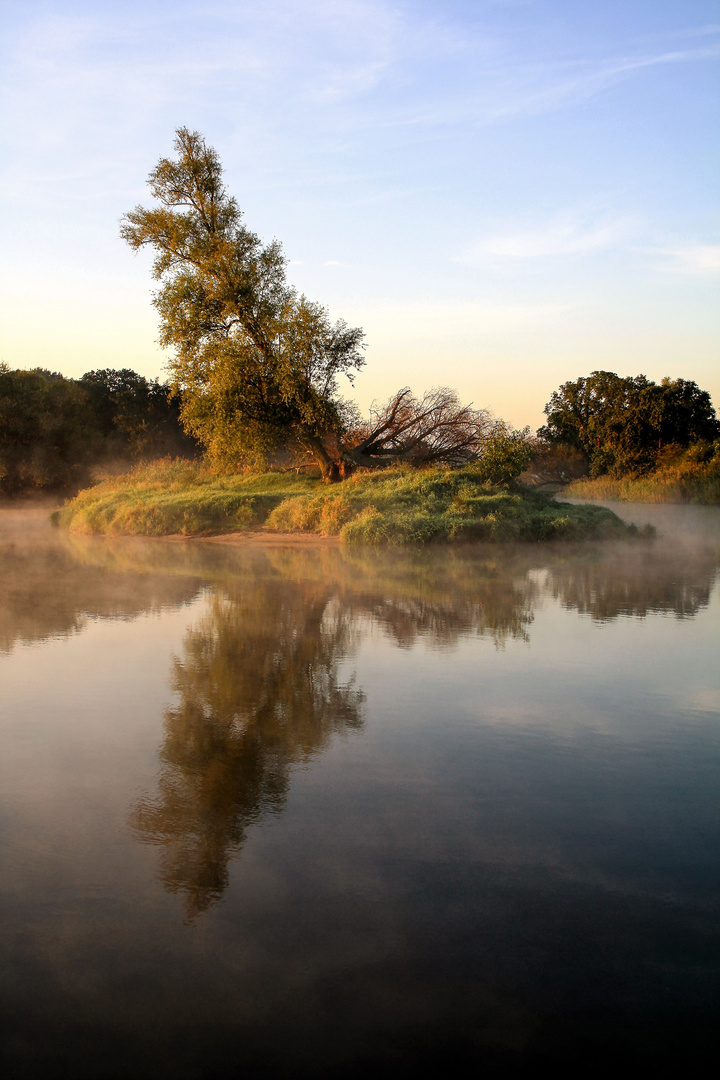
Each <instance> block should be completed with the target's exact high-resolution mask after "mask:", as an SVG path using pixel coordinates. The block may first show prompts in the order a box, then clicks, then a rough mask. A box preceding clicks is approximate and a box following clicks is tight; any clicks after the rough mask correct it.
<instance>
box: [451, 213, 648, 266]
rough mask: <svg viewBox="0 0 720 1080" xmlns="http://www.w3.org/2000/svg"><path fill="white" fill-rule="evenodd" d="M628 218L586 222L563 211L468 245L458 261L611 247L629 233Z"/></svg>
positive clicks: (573, 214)
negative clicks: (540, 222)
mask: <svg viewBox="0 0 720 1080" xmlns="http://www.w3.org/2000/svg"><path fill="white" fill-rule="evenodd" d="M630 227H631V222H630V221H629V220H628V219H616V220H596V221H588V220H587V219H583V218H582V217H581V216H580V215H578V214H576V213H570V212H568V213H565V214H562V215H560V216H558V217H556V218H555V219H554V220H552V221H548V222H546V223H544V224H543V225H541V226H539V227H536V228H531V229H520V230H512V231H508V232H504V233H497V234H495V235H492V236H488V237H485V238H484V239H482V240H480V241H478V242H477V243H476V244H473V245H472V246H471V247H470V248H468V249H467V250H466V251H465V252H464V253H463V254H462V255H461V256H460V259H459V261H460V262H466V263H470V264H475V263H481V262H485V261H487V259H488V258H489V257H490V258H503V259H539V258H543V257H552V256H557V255H579V254H585V253H588V252H592V251H599V250H602V249H603V248H609V247H613V246H615V245H616V244H618V243H619V242H620V241H622V240H623V239H624V238H625V237H626V236H627V235H628V232H629V229H630Z"/></svg>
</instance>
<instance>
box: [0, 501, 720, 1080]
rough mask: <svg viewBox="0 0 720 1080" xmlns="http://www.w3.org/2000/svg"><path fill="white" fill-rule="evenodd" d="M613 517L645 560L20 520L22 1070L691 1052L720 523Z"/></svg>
mask: <svg viewBox="0 0 720 1080" xmlns="http://www.w3.org/2000/svg"><path fill="white" fill-rule="evenodd" d="M621 513H622V514H623V515H624V516H627V517H629V518H632V519H633V520H636V521H639V522H643V521H645V520H649V519H652V520H653V521H654V523H655V524H656V525H657V526H658V528H659V529H660V530H661V534H662V535H661V537H660V539H659V540H658V541H657V542H656V543H654V544H652V545H647V544H636V545H626V544H615V545H606V546H603V545H584V546H582V547H576V546H571V545H563V546H561V547H547V546H543V545H533V546H528V547H523V546H520V547H518V546H515V547H507V548H505V547H498V546H488V547H480V546H478V547H467V548H454V549H453V548H450V549H448V548H445V549H437V550H435V551H425V552H419V553H405V554H399V553H395V554H392V553H384V554H372V553H370V554H368V553H365V554H361V553H352V552H346V551H344V550H342V549H340V548H338V547H335V546H327V547H325V546H323V545H320V546H317V547H312V548H309V549H307V548H298V547H296V546H287V547H286V546H282V545H275V546H272V547H268V548H263V547H262V546H245V547H230V546H227V545H222V544H217V543H207V542H205V543H203V542H199V541H187V542H181V543H171V542H163V541H120V540H117V541H110V540H103V539H92V538H86V539H83V538H73V537H69V536H66V535H64V534H62V533H60V532H57V531H54V530H51V529H50V528H49V526H48V525H47V524H46V523H45V521H44V518H43V516H42V515H40V514H38V513H36V512H23V511H17V510H6V511H3V512H2V513H0V583H1V585H0V588H1V591H0V695H1V696H0V740H1V746H2V755H1V758H0V807H1V811H2V817H1V818H0V845H1V849H2V878H1V881H0V905H1V912H2V926H3V935H2V943H1V945H0V949H1V950H2V957H1V963H0V995H1V997H2V1053H3V1056H4V1060H5V1062H6V1075H7V1074H9V1075H12V1076H27V1077H42V1076H68V1077H70V1076H72V1077H81V1078H82V1077H118V1078H120V1077H123V1078H125V1077H128V1076H133V1077H165V1076H167V1077H170V1076H172V1077H173V1078H183V1077H187V1078H200V1077H203V1078H204V1077H215V1076H217V1077H222V1076H228V1075H235V1074H236V1073H237V1074H241V1073H242V1072H244V1073H245V1074H246V1075H249V1076H265V1075H267V1076H288V1077H295V1076H298V1077H300V1076H310V1075H313V1076H352V1075H358V1076H360V1075H365V1073H367V1071H368V1070H373V1069H375V1070H376V1069H378V1068H382V1067H385V1068H387V1067H391V1068H392V1069H393V1070H394V1072H395V1073H396V1074H397V1075H414V1074H415V1073H416V1072H417V1071H419V1068H420V1065H421V1064H422V1065H425V1066H427V1065H428V1064H429V1065H430V1066H431V1067H435V1068H443V1069H447V1068H448V1067H449V1065H450V1062H451V1061H452V1063H453V1067H457V1066H458V1064H459V1065H460V1066H461V1067H462V1066H464V1067H466V1068H467V1069H470V1068H473V1069H477V1068H479V1067H481V1068H483V1069H485V1070H486V1072H488V1073H489V1074H490V1075H515V1074H522V1073H524V1072H527V1073H528V1075H529V1074H530V1073H531V1072H533V1071H534V1070H536V1069H537V1066H538V1065H539V1064H542V1063H545V1064H548V1063H549V1064H551V1065H553V1066H561V1067H562V1066H573V1067H582V1068H583V1069H584V1071H585V1072H587V1071H591V1072H592V1071H593V1070H597V1071H598V1072H601V1071H606V1069H607V1067H609V1066H611V1065H613V1064H614V1063H615V1062H617V1061H618V1060H620V1059H622V1060H623V1061H628V1062H632V1061H636V1062H638V1063H639V1062H643V1063H657V1064H660V1062H662V1063H663V1065H667V1064H668V1062H669V1061H673V1060H677V1061H678V1062H683V1063H684V1064H685V1065H686V1066H687V1065H688V1063H689V1062H691V1061H693V1059H695V1060H700V1058H701V1056H702V1055H703V1053H706V1052H708V1051H709V1047H710V1045H711V1039H712V1040H713V1045H714V1035H715V1029H714V1021H715V1019H716V1016H717V1004H718V960H719V958H720V949H719V945H720V932H719V930H718V920H717V910H718V896H719V894H720V875H719V873H718V848H719V846H720V845H719V841H720V815H719V814H718V799H717V779H718V764H719V763H720V687H719V680H718V675H717V669H718V665H717V645H718V638H719V635H718V629H719V628H720V614H719V605H718V588H717V583H718V567H719V566H720V514H718V512H717V511H716V510H715V509H712V508H710V509H707V508H698V509H693V508H682V507H632V506H623V507H621ZM8 1070H9V1072H8Z"/></svg>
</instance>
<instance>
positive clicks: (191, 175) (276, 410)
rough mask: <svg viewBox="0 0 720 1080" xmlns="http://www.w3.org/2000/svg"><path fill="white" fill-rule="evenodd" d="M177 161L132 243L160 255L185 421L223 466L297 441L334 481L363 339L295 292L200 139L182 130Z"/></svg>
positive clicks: (163, 335)
mask: <svg viewBox="0 0 720 1080" xmlns="http://www.w3.org/2000/svg"><path fill="white" fill-rule="evenodd" d="M175 150H176V151H177V158H176V159H175V160H170V159H168V158H162V159H161V160H160V161H159V162H158V165H157V167H156V168H155V169H154V170H153V172H152V173H151V174H150V178H149V185H150V190H151V191H152V194H153V195H154V197H155V199H156V200H157V203H158V204H159V205H158V206H157V207H155V208H153V209H149V210H148V209H144V208H143V207H141V206H138V207H136V208H135V209H134V210H133V211H131V212H130V213H129V214H127V215H126V217H125V218H124V220H123V224H122V236H123V238H124V239H125V240H126V241H127V243H128V244H130V246H131V247H132V248H134V249H135V250H137V249H139V248H142V247H146V246H149V247H151V248H154V250H155V261H154V266H153V273H154V276H155V278H156V280H158V281H159V282H160V283H161V284H160V287H159V289H158V290H157V292H156V294H155V300H154V303H155V306H156V307H157V310H158V311H159V313H160V318H161V332H160V341H161V344H162V345H163V346H166V347H170V348H172V350H173V353H172V358H171V360H170V364H169V368H170V372H171V375H172V378H173V381H174V383H175V385H176V386H177V387H178V389H179V390H180V391H181V392H182V402H183V404H182V411H183V420H184V422H185V424H186V426H187V427H188V429H189V430H190V431H191V432H192V434H193V435H195V436H197V438H199V439H200V440H201V442H203V444H204V445H205V446H206V447H207V449H208V450H209V452H210V455H211V456H212V457H214V458H216V459H222V458H230V459H233V458H234V459H237V458H238V457H240V456H246V457H247V456H253V455H258V454H263V453H265V452H267V451H268V450H271V449H272V448H273V447H275V446H277V445H279V444H282V443H286V442H287V441H288V440H289V439H290V440H292V441H294V442H295V443H296V444H298V445H299V446H302V447H304V448H305V449H307V450H309V451H311V452H312V453H313V455H314V456H315V458H316V459H317V461H318V464H319V465H320V467H321V469H322V471H323V473H324V474H329V473H330V472H331V471H332V469H333V462H332V461H331V459H330V457H329V456H328V453H327V451H326V449H325V447H324V444H323V436H325V435H326V434H327V433H328V432H332V431H335V432H338V433H339V432H340V431H341V430H342V427H343V407H344V406H343V401H342V399H341V398H340V396H339V388H338V379H339V377H340V376H341V375H346V376H348V377H349V378H350V379H352V376H353V374H354V372H355V371H357V370H358V369H359V368H360V367H361V366H362V364H363V357H362V348H363V333H362V331H361V330H360V329H358V328H352V327H349V326H347V325H346V323H344V322H343V321H342V320H340V321H338V322H335V323H332V322H331V321H330V318H329V316H328V313H327V311H326V310H325V308H323V307H322V306H320V305H319V304H316V303H313V302H311V301H310V300H308V299H307V298H306V297H305V296H302V295H298V293H297V292H296V291H295V289H293V288H292V287H291V286H290V285H289V284H288V282H287V280H286V275H285V267H286V259H285V256H284V255H283V252H282V248H281V247H280V244H279V243H278V242H277V241H272V242H271V243H269V244H263V243H261V241H260V239H259V237H258V236H257V235H256V234H255V233H253V232H251V231H250V230H249V229H248V228H247V227H246V226H245V224H244V223H243V215H242V213H241V211H240V209H239V207H238V205H237V203H236V201H235V199H234V198H231V197H230V196H229V195H228V193H227V191H226V190H225V186H224V184H223V179H222V167H221V165H220V161H219V159H218V156H217V154H216V153H215V151H214V150H213V149H212V147H209V146H208V145H207V144H206V143H205V140H204V139H203V137H202V136H201V135H200V134H199V133H198V132H191V131H189V130H188V129H187V128H179V129H178V131H177V133H176V138H175Z"/></svg>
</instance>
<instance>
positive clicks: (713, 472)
mask: <svg viewBox="0 0 720 1080" xmlns="http://www.w3.org/2000/svg"><path fill="white" fill-rule="evenodd" d="M564 493H565V494H566V495H567V496H569V497H571V498H573V499H611V500H617V501H621V502H647V503H697V504H700V505H703V506H718V505H720V458H718V457H712V458H711V459H710V460H708V461H693V460H691V459H688V458H686V457H683V458H680V459H679V460H676V461H672V462H669V463H668V464H667V465H663V466H660V467H659V468H657V469H655V470H654V471H653V472H651V473H649V474H648V475H647V476H638V477H623V478H622V479H619V480H614V479H612V478H611V477H609V476H600V477H598V478H597V479H595V480H591V479H589V478H586V479H583V480H573V481H572V482H571V483H570V484H568V486H567V487H566V488H565V492H564Z"/></svg>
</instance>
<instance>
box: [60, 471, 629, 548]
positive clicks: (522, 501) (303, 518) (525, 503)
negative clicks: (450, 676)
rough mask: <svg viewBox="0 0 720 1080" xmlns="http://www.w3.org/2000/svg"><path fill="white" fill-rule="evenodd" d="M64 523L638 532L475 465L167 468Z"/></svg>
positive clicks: (433, 535)
mask: <svg viewBox="0 0 720 1080" xmlns="http://www.w3.org/2000/svg"><path fill="white" fill-rule="evenodd" d="M58 521H59V524H61V525H63V526H65V527H67V528H69V529H70V530H71V531H73V532H80V533H103V534H106V535H144V536H163V535H170V534H181V535H184V536H202V535H208V534H213V533H223V532H236V531H243V530H258V529H260V530H263V531H266V532H277V533H298V532H300V533H314V534H317V535H320V536H340V537H341V539H342V540H343V541H344V542H345V543H347V544H351V545H371V546H372V545H383V546H388V545H389V546H401V545H406V544H413V545H417V544H426V543H429V542H433V541H477V540H481V541H537V540H582V539H586V538H594V539H595V538H605V537H613V536H624V535H627V534H628V528H627V526H625V525H624V524H623V523H622V522H621V521H620V520H619V519H618V518H617V517H616V516H615V515H614V514H613V513H612V512H611V511H609V510H606V509H603V508H602V507H597V506H570V505H569V504H564V503H556V502H554V501H553V500H552V499H549V498H547V497H545V496H543V495H538V494H535V493H527V492H525V493H520V492H518V491H508V490H504V489H502V488H494V487H492V486H490V485H488V484H487V483H485V482H483V480H482V479H481V476H480V474H479V473H478V472H477V471H474V470H473V469H472V467H468V468H465V469H457V470H451V469H428V470H411V469H395V470H389V471H384V472H378V473H361V474H356V475H355V476H354V477H352V478H351V479H350V480H347V481H345V482H344V483H343V484H338V485H334V486H332V487H327V486H325V485H323V484H321V483H320V481H319V480H318V479H316V478H313V477H309V476H303V475H300V476H298V475H296V474H295V473H264V474H252V473H247V474H239V475H220V474H218V473H217V472H214V471H213V470H211V469H209V468H207V467H205V466H202V465H197V464H192V463H188V462H169V461H164V462H159V463H156V464H154V465H151V466H144V467H142V468H138V469H135V470H134V471H133V472H132V473H130V474H128V475H127V476H123V477H116V478H114V479H112V480H106V481H104V482H103V483H102V484H98V485H97V486H96V487H94V488H89V489H87V490H86V491H81V492H80V494H79V495H77V496H76V497H75V498H74V499H73V500H72V501H70V502H69V503H67V504H66V505H65V507H64V508H63V509H62V510H61V511H60V513H59V515H58Z"/></svg>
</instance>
